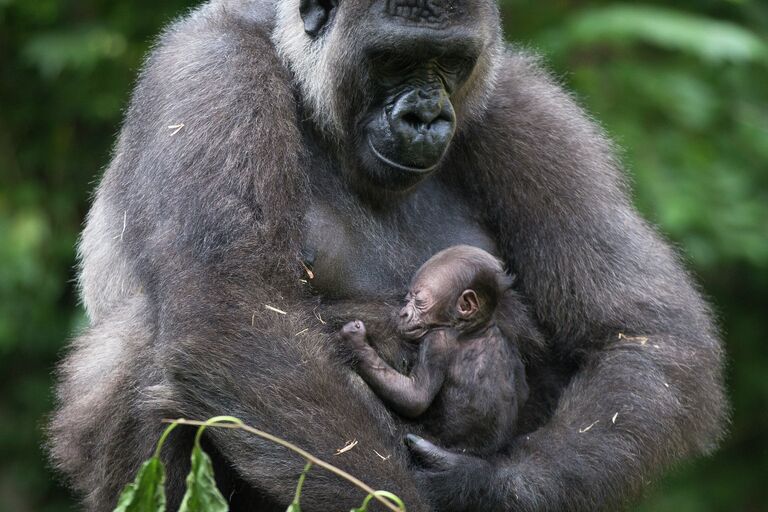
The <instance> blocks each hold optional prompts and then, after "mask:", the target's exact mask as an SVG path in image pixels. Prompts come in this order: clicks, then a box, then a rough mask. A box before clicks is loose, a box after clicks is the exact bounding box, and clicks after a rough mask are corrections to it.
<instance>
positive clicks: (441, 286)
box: [398, 245, 512, 339]
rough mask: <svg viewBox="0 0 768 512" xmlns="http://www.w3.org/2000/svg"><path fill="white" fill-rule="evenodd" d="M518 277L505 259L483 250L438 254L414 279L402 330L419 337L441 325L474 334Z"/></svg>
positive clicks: (400, 319)
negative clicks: (509, 270)
mask: <svg viewBox="0 0 768 512" xmlns="http://www.w3.org/2000/svg"><path fill="white" fill-rule="evenodd" d="M511 286H512V278H511V277H510V276H509V275H508V274H507V273H506V272H505V271H504V266H503V265H502V263H501V261H499V259H497V258H495V257H494V256H492V255H491V254H489V253H487V252H486V251H484V250H482V249H478V248H477V247H472V246H469V245H457V246H454V247H449V248H448V249H445V250H444V251H441V252H439V253H437V254H435V255H434V256H432V257H431V258H430V259H429V260H428V261H427V262H426V263H424V265H422V266H421V268H420V269H419V270H418V271H417V272H416V275H415V276H414V277H413V280H412V281H411V285H410V287H409V289H408V294H407V295H406V296H405V300H406V304H405V306H403V308H402V309H401V310H400V314H399V317H398V327H399V329H400V332H401V333H402V334H403V336H405V337H407V338H410V339H417V338H420V337H422V336H424V334H426V332H427V331H428V330H429V329H432V328H435V327H454V328H456V329H458V330H459V331H463V332H468V331H472V330H474V329H477V328H478V327H482V326H484V325H485V324H487V323H488V322H489V321H490V320H491V319H492V318H493V314H494V312H495V310H496V306H497V305H498V303H499V300H500V299H501V297H502V295H503V294H504V292H506V291H507V290H508V289H509V288H510V287H511Z"/></svg>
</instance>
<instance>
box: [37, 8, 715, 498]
mask: <svg viewBox="0 0 768 512" xmlns="http://www.w3.org/2000/svg"><path fill="white" fill-rule="evenodd" d="M300 4H301V8H300ZM416 4H417V5H416V7H414V6H409V5H408V3H407V2H402V1H399V0H373V1H359V0H342V1H341V2H338V3H337V2H327V1H322V2H320V1H319V0H304V1H302V2H299V0H274V1H271V0H255V1H252V0H214V1H212V2H211V3H209V4H206V5H205V6H203V7H202V8H200V9H198V10H196V11H195V12H193V13H192V14H191V15H189V16H187V17H185V18H184V19H182V20H180V21H179V22H177V23H175V24H173V25H172V26H171V27H170V28H169V29H168V30H167V31H166V32H165V33H164V34H163V36H162V38H161V39H160V41H159V43H158V44H157V46H156V48H155V50H154V51H153V52H152V54H151V56H150V57H149V59H148V61H147V64H146V66H145V68H144V70H143V72H142V74H141V78H140V80H139V83H138V85H137V87H136V90H135V93H134V96H133V100H132V103H131V106H130V109H129V110H128V112H127V115H126V121H125V124H124V126H123V130H122V133H121V135H120V138H119V141H118V143H117V147H116V149H115V154H114V159H113V161H112V164H111V166H110V167H109V169H108V170H107V172H106V175H105V176H104V179H103V181H102V183H101V185H100V186H99V189H98V192H97V194H96V198H95V202H94V204H93V208H92V210H91V213H90V215H89V218H88V223H87V226H86V229H85V232H84V234H83V238H82V243H81V262H82V268H81V285H82V292H83V299H84V303H85V306H86V308H87V311H88V314H89V317H90V320H91V325H90V327H89V328H88V329H87V331H86V332H84V333H83V334H82V335H80V336H79V337H78V338H77V339H76V340H75V342H74V346H73V349H72V351H71V353H70V354H69V356H68V357H67V358H66V360H65V361H64V363H63V364H62V366H61V375H60V378H61V381H60V384H59V387H58V399H59V407H58V410H57V412H56V414H55V417H54V419H53V421H52V425H51V434H52V452H53V456H54V459H55V461H56V462H57V464H58V466H59V467H60V468H61V470H62V471H63V472H64V473H66V474H67V475H68V476H69V477H70V479H71V482H72V484H73V486H74V487H75V488H76V489H77V490H78V491H80V492H82V493H83V496H84V501H85V504H86V508H87V509H88V510H98V511H101V510H110V509H111V507H112V506H113V505H114V503H115V499H116V496H117V493H118V492H119V490H120V488H121V487H122V486H123V485H124V484H125V483H126V482H128V481H129V480H130V479H131V478H132V475H133V474H134V472H135V471H136V469H137V468H138V466H139V464H140V462H141V461H142V460H143V459H145V458H146V457H148V456H149V455H150V454H151V452H152V449H153V446H154V443H155V442H156V440H157V438H158V435H159V433H160V431H161V429H162V428H163V427H162V425H161V424H160V419H161V418H164V417H179V416H184V417H190V418H207V417H210V416H214V415H218V414H224V413H225V414H230V415H234V416H238V417H240V418H242V419H243V420H244V421H246V422H247V423H249V424H252V425H254V426H257V427H259V428H262V429H265V430H268V431H271V432H273V433H275V434H278V435H281V436H283V437H285V438H287V439H289V440H290V441H293V442H295V443H297V444H299V445H301V446H303V447H305V448H307V449H308V450H311V451H312V452H315V453H316V454H317V455H319V456H321V457H326V458H331V457H332V454H333V453H334V451H335V450H336V449H338V448H341V447H343V446H344V445H345V443H346V442H347V441H350V440H352V439H356V440H357V441H358V444H357V446H356V447H355V448H354V449H352V450H350V451H348V452H346V453H344V454H343V455H341V456H338V457H333V461H334V462H335V463H337V464H338V465H340V466H342V467H343V468H345V469H346V470H348V471H349V472H351V473H353V474H355V475H356V476H358V477H360V478H361V479H363V480H365V481H367V482H368V483H370V484H371V485H373V486H374V487H377V488H384V489H388V490H391V491H393V492H396V493H397V494H399V495H400V496H401V497H402V498H403V499H404V500H405V501H406V503H407V504H408V507H409V510H411V511H414V512H416V511H422V510H429V509H430V508H431V507H434V508H436V509H437V510H440V511H459V510H525V511H530V510H615V509H616V508H617V507H620V506H621V505H622V504H624V503H625V502H626V501H627V500H628V499H631V498H632V497H634V496H635V495H636V494H637V493H638V491H639V490H640V489H641V487H642V486H643V484H644V482H647V481H648V479H649V478H651V477H652V476H653V475H654V474H656V473H658V472H659V471H660V470H662V469H664V468H665V467H667V466H669V465H670V464H672V463H674V462H676V461H679V460H681V459H683V458H686V457H691V456H693V455H696V454H700V453H704V452H707V451H708V450H710V449H711V448H712V447H713V445H714V444H715V443H716V441H717V440H718V438H719V437H720V435H721V432H722V425H723V420H724V416H725V414H724V411H725V409H726V407H725V399H724V395H723V389H722V351H721V346H720V343H719V341H718V339H717V334H716V332H715V329H714V328H713V326H712V322H711V320H710V313H709V311H708V308H707V306H706V304H705V303H704V302H703V301H702V299H701V298H700V297H699V294H698V293H697V291H696V289H695V287H694V286H693V285H692V284H691V282H690V280H689V278H688V276H687V275H686V273H685V272H684V271H683V270H682V269H681V266H680V265H679V263H678V261H677V258H676V257H675V255H674V254H673V252H672V251H671V250H670V248H669V247H668V246H667V245H666V244H665V243H664V242H663V241H662V240H661V239H660V238H659V237H658V236H657V235H656V233H655V232H654V231H653V229H651V228H650V227H649V226H648V225H647V224H646V223H645V222H643V221H642V220H641V219H640V218H639V217H638V215H637V213H636V212H635V210H634V209H633V208H632V206H631V204H630V202H629V199H628V198H627V189H626V186H625V184H624V181H623V178H622V176H621V173H620V171H619V169H618V166H617V164H616V162H615V160H614V157H613V153H612V148H611V146H610V144H609V143H608V142H606V140H605V138H604V136H603V134H602V133H601V131H600V130H599V129H598V128H596V127H595V125H594V124H593V123H591V122H590V121H589V120H588V118H587V116H585V115H584V113H583V112H582V111H581V109H580V108H579V107H578V106H576V105H575V103H574V102H573V101H572V99H571V98H570V97H569V96H568V95H567V94H566V93H564V92H562V91H561V89H560V88H559V87H558V86H557V85H556V84H555V83H554V82H553V81H552V80H551V79H550V78H549V77H548V76H547V75H546V73H544V72H543V71H542V70H541V69H540V67H539V66H538V64H537V63H536V61H535V59H533V58H531V57H529V56H527V55H525V54H523V53H520V52H518V51H517V50H515V49H512V48H506V47H505V46H504V45H503V43H502V40H501V35H500V33H501V32H500V24H499V19H498V12H497V9H496V7H495V5H493V3H492V2H491V0H477V1H469V0H450V1H448V0H446V1H445V2H443V1H442V0H429V1H421V2H416ZM419 6H420V7H419ZM399 74H402V76H403V77H404V78H403V80H404V84H405V86H406V89H405V90H403V89H402V86H403V82H399V81H398V80H397V79H398V78H399ZM414 91H416V92H415V93H414ZM422 91H423V92H424V94H422ZM427 93H429V94H427ZM448 97H450V100H448V99H447V98H448ZM446 101H450V103H449V104H446V103H445V102H446ZM409 109H411V110H409ZM414 109H415V110H414ZM416 114H417V115H416ZM414 115H416V117H414ZM382 116H383V117H382ZM182 124H183V127H179V126H178V125H182ZM170 127H172V128H170ZM425 130H426V131H425ZM430 130H431V131H430ZM427 132H429V137H427V139H428V142H427V143H424V142H423V140H425V139H423V137H424V134H425V133H427ZM449 142H450V145H448V143H449ZM425 144H426V145H425ZM446 148H447V149H446ZM435 162H438V163H439V165H437V164H435ZM433 164H434V165H433ZM433 168H436V169H437V172H435V173H434V174H432V175H431V177H429V178H428V179H426V178H427V175H429V174H431V172H427V171H432V170H434V169H433ZM460 243H463V244H471V245H476V246H480V247H482V248H484V249H486V250H489V251H490V252H492V253H494V254H496V255H498V256H500V257H501V258H502V259H503V260H504V261H505V262H506V263H507V264H508V266H509V268H510V269H511V270H512V271H513V272H515V273H516V274H517V276H518V281H517V283H518V288H519V289H520V291H521V293H522V294H523V295H524V296H525V297H526V299H527V301H528V302H529V304H530V308H531V312H532V314H533V316H534V317H535V319H536V321H537V323H538V324H539V326H540V327H541V329H542V330H543V332H544V333H545V334H546V339H547V343H546V344H544V345H543V346H542V345H541V344H535V343H531V344H529V345H527V346H526V345H524V346H521V350H522V351H523V355H524V357H525V358H526V365H527V372H528V376H529V385H530V387H531V398H530V399H529V403H528V405H527V407H526V409H525V410H524V411H523V413H522V416H521V426H522V427H523V432H527V433H526V434H524V435H522V436H521V437H519V438H518V439H517V441H516V443H515V444H514V446H513V447H512V449H510V450H509V451H508V452H505V453H499V454H498V455H497V456H495V457H493V458H491V459H490V460H480V459H475V458H472V457H470V456H467V455H459V454H451V453H447V452H444V451H440V450H439V449H437V448H434V447H421V448H423V449H424V451H426V452H427V453H421V458H420V460H421V464H422V465H420V466H417V467H414V468H409V467H408V453H407V450H406V448H405V447H404V445H403V442H402V439H403V435H404V433H406V432H408V431H410V430H411V429H412V428H414V427H412V426H409V425H407V424H404V423H403V420H401V419H400V418H398V417H396V416H394V415H393V414H391V413H390V412H389V411H388V410H387V409H386V408H385V407H384V406H383V405H382V404H381V402H380V401H379V400H378V399H377V398H376V397H375V396H374V395H373V394H372V393H371V392H370V391H369V389H368V388H367V386H365V385H364V384H363V383H362V381H361V380H360V379H359V377H357V376H356V375H355V374H354V373H353V372H351V371H350V369H349V368H348V366H346V365H345V363H344V361H343V360H341V359H340V358H338V357H337V356H336V348H337V347H336V346H335V343H334V334H335V331H336V329H338V327H339V326H340V325H341V323H343V322H345V321H347V320H350V319H352V318H360V319H362V320H363V321H365V322H367V323H372V322H374V321H375V319H376V318H381V317H382V316H381V314H379V313H378V312H376V308H377V307H381V308H387V309H389V307H390V306H385V305H383V302H384V300H385V299H386V298H387V297H394V296H399V295H400V294H401V293H402V291H403V290H405V287H406V284H407V282H408V281H409V279H410V276H411V275H412V274H413V272H414V271H415V270H416V268H418V266H419V265H420V264H421V263H423V262H424V261H426V260H427V259H428V258H429V257H430V256H431V255H432V254H434V253H435V252H437V251H438V250H440V249H443V248H445V247H448V246H451V245H456V244H460ZM302 260H303V261H302ZM302 263H304V264H306V265H308V266H310V267H312V269H313V272H314V274H315V277H314V279H312V280H309V279H308V277H309V276H308V275H307V274H306V272H305V270H304V265H302ZM306 281H309V282H306ZM266 305H269V306H272V307H274V308H278V309H281V310H283V311H285V312H287V314H285V315H282V314H279V313H276V312H275V311H274V310H273V309H268V308H266V307H265V306H266ZM366 312H367V313H366ZM508 321H509V322H514V321H515V319H514V318H513V317H510V318H508ZM377 349H378V350H379V351H380V352H381V353H382V354H389V357H390V360H394V361H397V360H398V358H402V357H403V353H402V350H401V349H400V348H399V347H392V346H390V347H377ZM406 355H407V354H406ZM207 442H208V443H209V449H210V450H211V451H212V453H213V454H214V458H215V461H216V465H217V471H218V473H219V476H220V478H221V485H222V486H223V488H224V492H225V495H226V496H227V497H229V498H230V499H231V501H232V510H272V509H274V510H282V509H284V508H285V505H286V504H287V502H288V501H289V500H290V497H291V496H292V493H293V490H294V487H295V484H296V480H297V477H298V475H299V473H300V472H301V469H302V467H303V463H302V461H301V460H299V458H298V457H295V456H293V455H292V454H290V453H288V452H286V451H285V450H284V449H282V448H280V447H276V446H274V445H271V444H268V443H265V442H262V441H261V440H259V439H255V438H253V437H250V436H248V435H245V434H243V433H239V432H233V431H229V430H227V431H220V430H213V429H211V430H209V433H208V436H207ZM169 443H170V444H169V445H167V448H166V449H165V450H164V458H165V460H166V462H168V464H169V475H168V484H169V487H170V498H169V500H170V507H174V506H175V505H177V504H178V502H179V499H180V495H181V492H182V488H183V479H184V474H185V472H186V471H187V468H188V465H187V458H188V455H189V451H188V450H189V436H188V434H185V433H183V432H182V433H178V435H177V434H174V436H172V438H171V439H170V441H169ZM418 448H419V447H415V449H418ZM378 454H382V455H384V457H385V459H386V460H383V459H382V458H380V457H379V455H378ZM387 456H388V457H389V458H386V457H387ZM414 473H415V475H416V477H417V479H416V480H415V481H414V478H413V475H414ZM361 497H362V496H361V494H360V492H359V491H358V490H357V489H354V488H351V487H350V486H349V485H347V484H346V483H345V482H343V481H341V480H339V479H337V478H336V477H334V476H330V475H328V474H325V473H323V472H321V471H314V472H312V473H311V474H310V477H309V479H308V481H307V485H306V487H305V491H304V493H303V505H304V508H305V509H306V510H310V511H329V510H340V509H345V508H346V509H349V508H350V507H351V506H352V505H353V504H357V503H359V501H360V499H361Z"/></svg>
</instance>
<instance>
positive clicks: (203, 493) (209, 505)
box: [179, 443, 229, 512]
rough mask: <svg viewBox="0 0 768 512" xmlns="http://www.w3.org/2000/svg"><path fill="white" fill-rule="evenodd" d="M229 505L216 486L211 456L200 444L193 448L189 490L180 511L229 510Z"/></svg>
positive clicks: (188, 481) (208, 511)
mask: <svg viewBox="0 0 768 512" xmlns="http://www.w3.org/2000/svg"><path fill="white" fill-rule="evenodd" d="M228 510H229V506H228V505H227V501H226V500H225V499H224V496H222V495H221V492H219V489H218V488H217V487H216V480H215V479H214V477H213V465H212V464H211V458H210V457H208V454H207V453H205V452H204V451H203V450H202V448H200V445H199V444H197V443H195V447H194V448H193V449H192V469H191V471H190V472H189V475H187V492H186V494H184V500H183V501H182V502H181V508H180V509H179V512H227V511H228Z"/></svg>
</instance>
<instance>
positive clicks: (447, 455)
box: [405, 434, 456, 468]
mask: <svg viewBox="0 0 768 512" xmlns="http://www.w3.org/2000/svg"><path fill="white" fill-rule="evenodd" d="M405 445H406V446H407V447H408V449H409V450H410V451H411V454H413V456H414V457H415V458H416V459H417V460H418V461H419V462H420V463H421V464H422V465H424V466H431V467H439V468H445V467H448V466H450V465H452V464H453V463H454V462H455V459H456V455H455V454H454V453H451V452H449V451H448V450H444V449H443V448H440V447H439V446H436V445H434V444H432V443H430V442H429V441H427V440H426V439H424V438H422V437H419V436H417V435H414V434H408V435H406V436H405Z"/></svg>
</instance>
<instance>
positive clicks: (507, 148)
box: [414, 56, 726, 511]
mask: <svg viewBox="0 0 768 512" xmlns="http://www.w3.org/2000/svg"><path fill="white" fill-rule="evenodd" d="M503 67H504V72H503V75H502V76H501V77H500V80H499V84H498V87H497V91H496V99H495V100H494V101H493V103H492V105H491V106H490V109H489V112H488V116H487V118H486V121H485V124H484V125H483V126H476V127H475V128H474V131H471V132H469V133H465V134H464V136H463V140H460V142H459V144H461V145H462V146H463V147H467V148H473V149H472V150H471V151H468V152H467V155H474V158H473V157H470V156H465V157H458V158H457V160H458V162H459V166H460V168H461V169H465V170H466V169H481V170H482V172H480V173H479V175H480V177H479V178H476V177H475V175H473V176H472V178H473V179H477V181H476V182H474V183H466V186H470V187H474V188H475V191H476V193H477V194H478V198H479V200H480V204H482V205H490V206H491V207H492V210H491V211H490V213H489V216H488V221H489V223H490V225H491V226H492V228H493V229H494V230H496V231H497V233H498V239H499V241H500V249H501V251H502V253H503V255H504V256H505V258H507V259H508V261H509V262H510V265H511V267H512V268H513V269H514V271H515V272H517V273H518V276H519V286H520V288H521V290H522V292H523V293H524V294H525V295H527V296H528V297H529V299H530V301H531V303H532V310H533V312H534V314H535V316H536V317H537V319H538V321H539V322H540V323H541V325H542V327H544V329H545V331H546V332H545V334H546V337H547V338H548V340H549V343H550V344H551V346H550V350H551V351H552V352H553V353H554V356H555V357H556V358H558V359H561V360H566V361H571V362H572V363H573V364H575V365H577V367H578V370H577V371H576V373H575V375H574V377H573V378H572V380H571V382H570V384H569V385H568V386H567V387H566V388H565V390H564V391H563V394H562V396H561V398H560V400H559V403H558V406H557V408H556V410H555V412H554V415H553V417H552V418H551V419H550V421H549V422H548V423H547V424H546V425H545V426H544V427H542V428H540V429H539V430H537V431H534V432H532V433H530V435H526V436H522V437H521V438H519V440H518V442H517V443H516V445H515V446H514V447H513V448H512V449H511V450H510V452H509V453H508V454H505V455H500V456H499V457H497V458H496V459H495V460H493V461H490V462H483V461H479V460H476V459H469V458H467V457H463V456H460V455H453V454H447V453H446V452H443V451H439V450H435V449H433V448H431V447H430V446H429V445H428V444H426V443H425V442H424V443H422V444H421V445H419V443H416V446H415V447H414V448H415V449H416V451H420V452H422V455H423V456H424V458H425V459H426V460H427V462H428V464H427V466H426V470H425V471H423V472H422V473H421V476H422V477H423V478H424V479H425V481H426V483H427V485H428V487H429V489H430V491H431V494H432V496H433V497H434V498H435V499H436V501H437V503H438V504H439V506H438V509H439V510H499V509H501V508H504V507H508V508H509V509H512V510H525V511H529V510H531V511H532V510H537V511H541V510H552V511H558V510H616V509H617V508H618V507H619V506H620V505H621V504H622V503H623V502H625V501H626V500H627V499H628V498H630V497H632V496H634V495H635V494H636V492H638V491H639V489H640V488H641V487H642V486H643V485H644V482H646V481H647V480H648V478H650V477H652V476H654V473H656V472H658V471H659V470H660V469H662V468H664V467H667V466H669V465H670V464H672V463H674V462H676V461H678V460H681V459H682V458H684V457H687V456H691V455H694V454H700V453H702V452H706V451H707V450H709V449H711V448H712V447H713V445H714V444H715V443H716V442H717V441H718V438H719V436H720V435H721V432H722V428H723V421H724V417H725V415H726V412H725V410H726V400H725V398H724V393H723V387H722V352H721V346H720V343H719V341H718V338H717V335H716V332H715V329H714V327H713V325H712V322H711V319H710V313H709V311H708V309H707V307H706V305H705V304H704V302H703V301H702V299H701V298H700V297H699V295H698V293H697V292H696V290H695V288H694V287H693V285H692V284H691V282H690V280H689V278H688V276H687V275H686V273H685V271H684V270H682V269H681V266H680V265H679V263H678V261H677V258H676V257H675V255H674V254H673V253H672V251H671V250H670V248H669V247H668V246H667V245H666V244H665V243H664V242H662V241H661V240H660V238H659V237H658V236H657V235H656V234H655V233H654V231H653V230H652V229H651V228H650V227H649V226H648V225H647V224H645V223H644V222H643V221H642V220H641V219H640V218H639V217H638V215H637V213H636V212H635V210H634V209H633V207H632V206H631V205H630V202H629V200H628V198H627V194H626V191H625V186H624V184H623V182H622V178H621V176H620V172H619V170H618V168H617V165H616V164H615V162H614V160H613V156H612V151H611V149H612V148H611V147H610V145H609V144H608V143H607V142H606V141H605V139H604V137H603V135H602V133H600V131H599V129H597V128H596V127H595V126H594V125H593V124H592V123H591V122H589V121H588V120H587V118H586V116H585V115H584V114H583V113H582V112H581V111H580V109H579V108H578V107H577V106H575V105H574V103H573V102H572V101H571V99H570V98H568V97H567V95H565V94H564V93H563V92H561V91H560V90H559V88H558V87H557V86H556V85H554V84H552V83H551V82H550V80H549V79H548V77H547V76H545V75H544V74H543V73H542V72H541V71H539V70H538V68H537V66H536V64H535V63H534V62H531V61H530V60H528V59H526V58H525V57H520V56H508V57H507V59H506V62H505V65H504V66H503ZM499 134H503V135H502V136H499ZM458 179H460V178H458ZM480 475H487V479H481V478H480ZM501 504H504V505H503V506H502V505H501Z"/></svg>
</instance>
